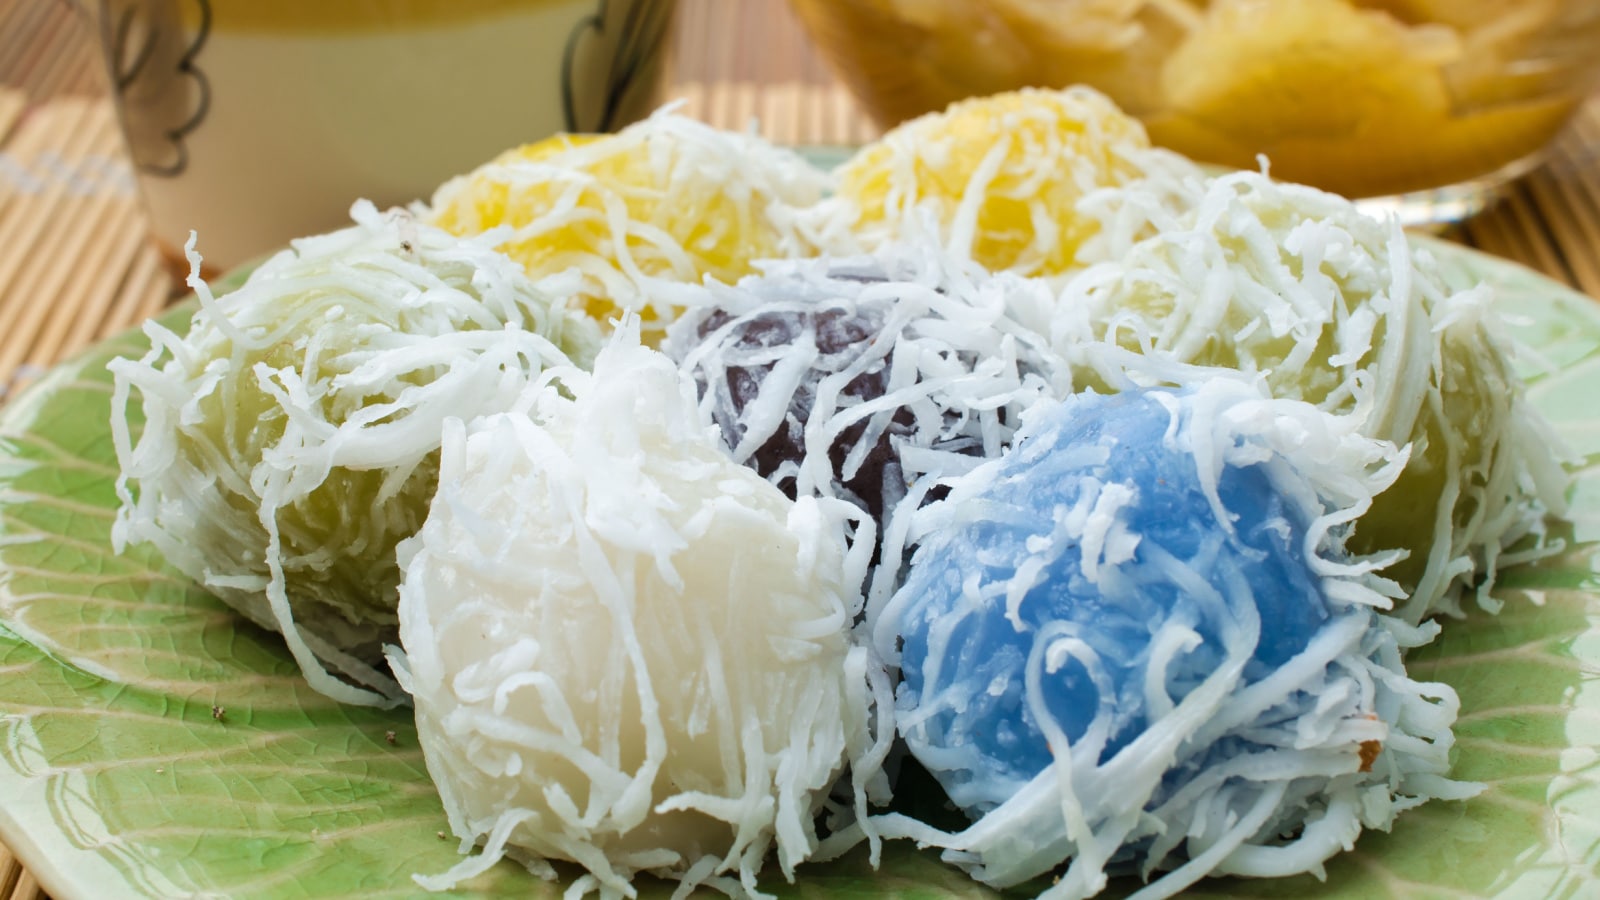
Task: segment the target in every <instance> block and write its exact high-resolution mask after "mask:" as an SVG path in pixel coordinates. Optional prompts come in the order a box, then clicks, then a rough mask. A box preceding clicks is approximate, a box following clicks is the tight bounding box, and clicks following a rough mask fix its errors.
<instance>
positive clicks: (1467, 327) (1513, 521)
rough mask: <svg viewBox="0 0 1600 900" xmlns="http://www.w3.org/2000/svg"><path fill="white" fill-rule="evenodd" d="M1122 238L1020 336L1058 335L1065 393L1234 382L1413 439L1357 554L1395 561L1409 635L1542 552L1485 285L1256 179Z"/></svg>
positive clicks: (1552, 496)
mask: <svg viewBox="0 0 1600 900" xmlns="http://www.w3.org/2000/svg"><path fill="white" fill-rule="evenodd" d="M1125 208H1126V209H1131V208H1132V205H1131V204H1128V205H1125ZM1135 231H1137V229H1132V230H1129V231H1126V232H1123V234H1124V235H1126V237H1124V238H1122V239H1121V240H1119V241H1108V242H1107V244H1106V246H1105V247H1104V250H1105V252H1106V259H1107V260H1108V261H1106V262H1103V263H1100V264H1097V265H1096V266H1094V267H1091V268H1090V269H1088V270H1085V271H1084V272H1083V273H1081V274H1080V275H1079V276H1077V277H1074V278H1073V279H1072V280H1070V281H1069V282H1068V283H1067V284H1066V287H1065V289H1064V290H1063V292H1062V294H1061V298H1060V303H1059V304H1058V305H1057V307H1056V308H1055V311H1054V312H1053V313H1052V315H1053V316H1054V321H1053V322H1052V323H1051V324H1049V325H1045V324H1039V323H1036V322H1035V323H1032V324H1033V325H1034V327H1037V328H1039V329H1040V330H1051V331H1052V339H1053V342H1054V344H1055V346H1056V347H1057V349H1058V350H1059V351H1060V352H1061V353H1062V354H1063V355H1064V356H1066V357H1068V358H1069V359H1070V360H1071V361H1072V363H1073V365H1074V368H1075V369H1076V371H1077V372H1078V378H1079V382H1080V383H1086V384H1091V385H1098V386H1099V387H1100V388H1101V389H1102V390H1105V389H1120V388H1121V387H1122V386H1123V385H1126V384H1130V383H1138V384H1146V385H1149V384H1157V383H1165V384H1184V383H1188V382H1190V381H1192V380H1195V379H1205V378H1209V377H1211V375H1212V374H1213V373H1214V372H1215V371H1216V370H1218V369H1221V370H1230V371H1231V370H1239V371H1243V372H1246V373H1251V374H1255V375H1259V376H1260V377H1261V378H1263V379H1264V380H1265V382H1266V384H1267V385H1268V387H1269V389H1270V391H1271V393H1272V394H1273V395H1274V396H1278V397H1284V398H1289V399H1295V400H1303V401H1306V402H1308V403H1313V404H1315V405H1317V406H1318V407H1320V408H1322V409H1324V410H1326V411H1328V412H1332V413H1337V414H1340V415H1345V416H1350V417H1352V419H1353V420H1354V421H1356V422H1358V423H1359V428H1360V430H1361V433H1363V434H1365V435H1367V436H1369V437H1373V438H1377V439H1380V440H1386V441H1390V442H1392V443H1394V444H1396V445H1400V446H1409V447H1410V454H1411V456H1410V462H1409V463H1408V465H1407V466H1406V469H1405V471H1404V472H1403V473H1402V474H1401V475H1400V478H1399V480H1398V481H1396V483H1395V485H1394V487H1392V488H1391V489H1389V490H1388V491H1386V492H1384V493H1383V494H1381V495H1380V496H1378V497H1377V498H1375V499H1374V501H1373V507H1372V509H1370V510H1368V511H1367V512H1366V513H1365V514H1364V515H1363V516H1362V517H1361V520H1360V522H1359V523H1358V524H1357V526H1356V529H1355V534H1354V536H1353V538H1352V542H1351V547H1352V548H1353V549H1355V550H1356V551H1357V552H1361V553H1370V552H1377V551H1388V550H1398V551H1403V552H1404V553H1406V554H1407V556H1406V558H1405V559H1403V560H1401V561H1400V562H1398V563H1397V564H1396V565H1394V566H1392V567H1390V568H1389V569H1388V570H1386V574H1388V575H1389V576H1390V577H1392V578H1394V579H1396V580H1398V581H1399V582H1400V584H1401V585H1402V586H1403V587H1404V588H1405V589H1406V591H1407V593H1408V594H1409V595H1410V597H1409V598H1408V599H1407V600H1406V601H1405V603H1404V605H1403V607H1402V610H1401V611H1402V614H1403V615H1404V616H1405V618H1407V619H1408V620H1410V621H1412V622H1417V621H1420V620H1421V619H1422V618H1424V617H1426V616H1428V615H1430V614H1433V613H1436V612H1455V611H1457V610H1459V599H1458V598H1459V596H1460V594H1461V590H1460V589H1461V588H1462V587H1464V586H1474V587H1475V588H1476V593H1477V597H1478V599H1479V602H1480V603H1485V604H1488V605H1493V603H1494V601H1493V599H1492V598H1490V597H1489V596H1488V590H1489V588H1490V587H1491V586H1492V583H1493V573H1494V572H1495V571H1496V570H1497V569H1498V568H1500V567H1501V566H1502V565H1504V564H1506V563H1507V562H1509V561H1510V560H1512V559H1515V558H1516V557H1515V556H1512V555H1510V553H1511V552H1512V551H1513V548H1516V552H1519V553H1520V552H1524V551H1531V552H1534V553H1537V552H1540V551H1539V545H1540V544H1541V543H1542V542H1543V541H1544V531H1545V526H1544V521H1545V515H1546V514H1547V513H1549V512H1559V511H1560V510H1561V509H1562V508H1563V507H1564V500H1563V496H1562V494H1563V491H1564V486H1565V484H1566V480H1567V479H1566V476H1565V475H1564V474H1563V473H1562V470H1561V466H1560V464H1559V461H1558V459H1557V458H1556V456H1555V453H1556V451H1555V449H1553V448H1555V447H1556V446H1557V442H1556V441H1554V440H1553V439H1552V438H1550V437H1549V435H1548V429H1547V428H1546V427H1545V426H1543V425H1542V424H1541V420H1540V419H1539V417H1538V416H1537V415H1536V414H1535V413H1534V412H1533V410H1532V408H1531V406H1530V405H1529V403H1528V401H1527V399H1526V397H1525V396H1524V391H1523V387H1522V382H1521V380H1520V378H1519V377H1518V376H1517V374H1516V372H1515V370H1514V368H1513V365H1512V356H1511V348H1509V347H1508V346H1506V345H1505V343H1504V341H1503V340H1502V339H1501V336H1500V335H1499V334H1498V332H1499V331H1501V330H1502V328H1501V326H1500V325H1499V324H1498V318H1497V316H1496V314H1495V313H1494V312H1492V311H1491V310H1490V308H1489V303H1490V300H1491V299H1492V289H1491V288H1490V287H1489V286H1487V285H1482V284H1480V285H1477V286H1475V287H1472V288H1468V289H1456V288H1453V287H1451V286H1450V285H1449V284H1447V283H1446V281H1445V280H1444V279H1443V277H1442V276H1441V274H1440V272H1439V270H1438V268H1437V266H1436V264H1435V262H1434V260H1433V259H1432V257H1431V256H1430V255H1429V254H1428V253H1427V252H1426V251H1425V250H1419V249H1416V248H1413V247H1412V246H1411V245H1410V244H1409V243H1408V240H1407V238H1406V236H1405V234H1404V233H1403V232H1402V231H1401V230H1400V226H1399V225H1398V224H1397V223H1395V222H1392V221H1390V222H1384V221H1380V220H1377V219H1374V218H1371V217H1368V216H1365V215H1363V214H1361V213H1360V212H1359V211H1358V210H1357V209H1356V208H1355V206H1354V205H1353V204H1352V203H1350V202H1349V201H1347V200H1345V199H1343V198H1340V197H1337V196H1335V195H1332V194H1327V193H1323V192H1321V191H1318V190H1315V189H1313V188H1308V187H1302V186H1299V185H1290V184H1282V183H1279V182H1275V181H1272V180H1271V179H1269V178H1268V177H1266V176H1265V175H1262V174H1259V173H1254V172H1240V173H1232V174H1229V175H1225V176H1221V177H1219V178H1216V179H1214V180H1212V181H1210V182H1209V183H1207V184H1206V185H1205V187H1204V190H1203V191H1201V192H1200V193H1199V194H1198V195H1197V196H1196V198H1195V203H1194V208H1193V209H1191V210H1190V211H1188V212H1187V213H1185V214H1183V215H1181V216H1178V217H1175V218H1172V219H1170V220H1167V221H1164V222H1163V224H1162V227H1161V228H1160V229H1159V233H1155V234H1153V235H1151V236H1149V237H1146V238H1137V237H1134V236H1132V235H1133V234H1134V232H1135ZM1101 342H1104V343H1109V344H1115V345H1118V346H1120V347H1121V348H1123V349H1124V350H1127V351H1129V352H1130V354H1131V356H1121V357H1119V356H1117V355H1116V354H1107V353H1105V352H1103V348H1102V347H1101ZM1518 542H1525V543H1523V544H1522V545H1521V546H1520V547H1519V546H1518ZM1503 555H1504V556H1505V558H1502V556H1503Z"/></svg>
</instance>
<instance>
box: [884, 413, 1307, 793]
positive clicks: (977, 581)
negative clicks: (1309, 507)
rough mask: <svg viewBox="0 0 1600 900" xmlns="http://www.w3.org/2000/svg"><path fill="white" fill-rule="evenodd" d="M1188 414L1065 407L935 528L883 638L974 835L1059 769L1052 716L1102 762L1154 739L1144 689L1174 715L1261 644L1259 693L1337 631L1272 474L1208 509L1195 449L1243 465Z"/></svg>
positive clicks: (965, 485)
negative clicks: (1244, 650) (1148, 736)
mask: <svg viewBox="0 0 1600 900" xmlns="http://www.w3.org/2000/svg"><path fill="white" fill-rule="evenodd" d="M1194 396H1195V395H1194V394H1193V393H1186V392H1180V391H1169V390H1161V389H1148V390H1135V391H1128V392H1124V393H1119V394H1113V395H1095V394H1080V395H1077V396H1074V397H1071V398H1069V399H1067V400H1066V401H1064V402H1063V403H1061V404H1060V405H1059V406H1058V407H1056V408H1055V409H1053V410H1049V411H1048V412H1045V413H1044V414H1043V415H1042V416H1041V418H1039V419H1038V420H1036V421H1034V422H1032V423H1030V427H1029V428H1027V429H1026V432H1027V433H1026V436H1025V437H1024V438H1023V440H1022V441H1021V442H1020V443H1019V444H1018V446H1017V447H1016V448H1015V449H1014V450H1013V451H1012V452H1011V453H1010V454H1008V455H1007V456H1005V457H1003V458H1001V459H999V460H995V461H993V462H991V463H989V464H987V465H985V466H984V467H982V468H980V469H979V470H977V471H975V472H973V473H971V474H969V475H967V476H965V477H964V478H963V479H962V481H961V482H960V483H958V484H957V486H956V487H955V489H954V490H953V491H952V493H951V496H950V498H949V499H948V500H946V501H944V507H945V508H944V509H942V510H937V511H935V512H936V519H933V520H936V521H938V522H940V523H941V524H939V525H938V527H935V528H933V530H931V531H930V532H929V533H928V534H927V535H926V536H925V537H924V538H923V539H922V543H921V545H920V547H919V548H918V550H917V552H916V554H915V556H914V557H913V560H912V563H911V565H910V567H909V571H908V574H907V577H906V581H905V583H904V585H903V586H902V588H901V589H900V590H899V591H898V592H897V593H896V595H895V597H894V598H893V599H892V600H891V601H890V603H889V604H888V606H887V607H886V608H885V610H884V613H883V621H882V622H880V624H879V625H878V628H879V633H880V634H882V633H884V631H883V630H884V629H888V630H889V632H891V633H896V634H898V636H899V639H900V641H901V676H902V683H901V686H900V688H899V691H898V699H897V714H898V716H899V719H900V723H901V725H900V727H901V731H902V733H903V734H904V736H905V737H906V739H907V742H908V744H909V746H910V747H911V749H912V752H913V753H914V754H915V755H916V756H917V757H918V759H919V760H920V761H921V762H922V763H923V765H924V766H926V767H927V768H928V770H929V771H930V772H932V773H933V774H934V776H935V777H936V778H938V779H939V781H940V783H941V784H942V785H943V786H944V788H945V790H946V791H947V792H948V793H949V795H950V797H951V799H952V801H954V802H955V803H956V804H957V805H958V806H959V807H961V808H962V809H963V810H964V811H965V812H966V813H967V814H968V815H969V816H972V817H974V818H976V817H979V816H981V815H982V814H983V813H985V812H987V811H988V810H990V809H992V808H994V807H995V806H997V805H999V804H1000V803H1003V802H1004V801H1006V800H1007V799H1008V798H1010V797H1011V796H1012V795H1013V794H1015V793H1016V792H1017V791H1018V790H1019V789H1020V788H1021V787H1022V786H1023V785H1025V784H1026V783H1027V782H1028V781H1030V780H1032V779H1033V777H1034V776H1035V775H1037V774H1038V773H1040V772H1041V771H1043V770H1044V769H1045V768H1046V767H1047V766H1048V765H1049V764H1050V761H1051V758H1052V757H1051V750H1050V747H1049V744H1048V742H1047V734H1046V729H1045V728H1043V727H1042V726H1041V722H1040V721H1039V714H1040V711H1041V710H1042V711H1043V713H1044V715H1046V716H1047V717H1048V721H1047V722H1046V723H1045V724H1046V725H1049V726H1050V727H1051V728H1052V729H1059V733H1060V734H1062V735H1064V736H1065V738H1066V739H1067V740H1068V741H1070V742H1072V744H1074V745H1078V744H1080V742H1088V744H1090V745H1094V744H1099V745H1100V746H1101V750H1100V759H1102V760H1105V759H1109V758H1111V757H1112V756H1113V755H1115V754H1116V753H1117V751H1118V750H1120V749H1121V748H1123V747H1124V746H1126V745H1127V744H1128V743H1129V742H1130V741H1132V740H1134V739H1136V738H1137V737H1138V736H1139V735H1140V734H1141V733H1142V732H1143V731H1144V730H1145V728H1146V726H1147V725H1148V723H1149V721H1150V710H1149V709H1148V704H1149V703H1150V702H1152V701H1151V697H1152V688H1151V677H1152V676H1151V674H1150V673H1151V672H1156V673H1158V674H1157V675H1156V676H1155V677H1156V678H1157V680H1158V682H1159V685H1158V686H1159V688H1160V690H1159V691H1157V692H1156V693H1155V696H1157V697H1158V698H1160V697H1163V696H1164V697H1166V698H1168V699H1170V701H1171V702H1177V701H1179V700H1181V699H1182V698H1183V697H1184V696H1186V694H1187V692H1188V691H1189V690H1192V689H1193V688H1194V686H1196V685H1198V684H1199V683H1200V682H1201V681H1202V680H1203V679H1204V678H1205V677H1206V676H1207V675H1209V674H1210V673H1211V672H1213V671H1214V670H1215V669H1216V667H1217V666H1218V665H1220V664H1221V661H1222V660H1223V659H1224V658H1225V656H1226V655H1227V653H1226V650H1225V648H1228V647H1236V646H1237V642H1239V641H1254V642H1255V646H1254V650H1253V652H1252V653H1250V655H1249V661H1248V663H1247V664H1246V667H1245V670H1244V673H1243V681H1244V682H1245V683H1246V684H1248V683H1253V682H1255V681H1257V680H1259V679H1261V678H1263V677H1265V676H1266V675H1268V674H1270V673H1271V672H1272V671H1274V670H1275V669H1277V668H1278V667H1280V666H1281V665H1283V664H1284V663H1285V662H1286V661H1288V660H1289V659H1291V658H1292V657H1294V656H1295V655H1296V654H1297V653H1299V652H1300V651H1302V650H1304V649H1305V647H1306V646H1307V644H1308V642H1309V641H1310V640H1311V638H1312V636H1313V635H1314V634H1315V633H1316V632H1317V630H1318V629H1319V628H1320V627H1321V626H1322V624H1323V623H1325V622H1326V621H1328V620H1329V618H1330V615H1331V613H1330V610H1329V607H1328V604H1327V602H1326V599H1325V598H1324V596H1323V595H1322V592H1321V590H1320V589H1319V579H1318V577H1317V576H1316V574H1315V573H1313V572H1312V571H1310V569H1309V567H1308V564H1307V559H1306V554H1305V542H1306V529H1307V524H1308V523H1307V521H1306V514H1305V512H1304V511H1303V510H1301V509H1299V508H1297V507H1296V506H1295V504H1294V503H1292V502H1290V501H1289V500H1286V499H1285V497H1284V496H1283V495H1282V494H1281V493H1280V491H1279V490H1278V489H1277V487H1275V484H1274V476H1273V474H1272V471H1271V469H1272V460H1271V458H1270V456H1269V457H1267V458H1261V459H1249V460H1248V461H1246V462H1230V463H1227V464H1221V471H1220V473H1219V474H1215V475H1214V476H1213V480H1212V481H1211V482H1210V484H1211V485H1212V486H1213V487H1214V493H1213V492H1211V491H1208V489H1207V488H1208V483H1207V479H1205V478H1204V477H1203V476H1202V471H1201V466H1200V465H1199V464H1197V461H1196V460H1197V457H1196V454H1195V450H1196V448H1197V447H1199V448H1201V449H1203V450H1205V451H1206V452H1205V453H1204V454H1202V458H1203V459H1207V460H1212V459H1222V458H1230V457H1229V454H1227V453H1226V452H1225V451H1226V450H1227V449H1228V448H1226V447H1218V446H1213V443H1214V442H1215V441H1216V440H1217V438H1215V437H1213V433H1214V432H1213V430H1211V429H1210V428H1209V426H1208V424H1207V423H1206V422H1205V421H1204V420H1205V414H1204V413H1203V412H1202V413H1197V412H1196V408H1197V406H1196V404H1195V403H1194V402H1193V399H1194ZM1197 421H1199V422H1200V424H1199V425H1198V426H1197V425H1196V422H1197ZM1238 456H1239V455H1238V454H1232V458H1235V459H1237V458H1238ZM1208 471H1211V472H1214V473H1215V472H1216V468H1215V467H1214V466H1213V467H1211V468H1209V469H1208ZM1217 501H1220V506H1221V508H1222V510H1223V516H1222V517H1220V518H1219V514H1218V508H1217V507H1218V505H1219V504H1218V502H1217ZM1230 526H1231V527H1230ZM1175 636H1177V637H1175ZM1030 678H1033V679H1035V680H1036V684H1037V689H1036V692H1035V693H1034V698H1033V699H1032V700H1031V701H1030V699H1029V690H1028V689H1027V683H1028V681H1029V679H1030ZM1155 702H1162V703H1164V702H1166V701H1165V700H1161V699H1157V700H1156V701H1155Z"/></svg>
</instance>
